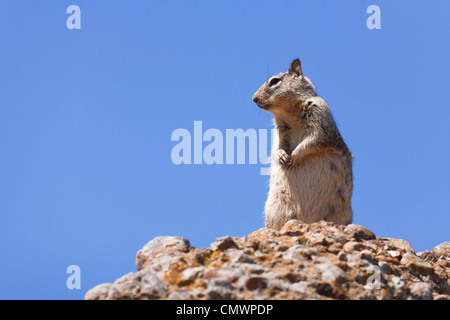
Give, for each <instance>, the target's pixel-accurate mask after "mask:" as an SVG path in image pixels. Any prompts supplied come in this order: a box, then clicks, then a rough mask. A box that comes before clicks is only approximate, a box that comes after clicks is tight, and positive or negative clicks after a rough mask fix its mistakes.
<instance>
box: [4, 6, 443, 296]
mask: <svg viewBox="0 0 450 320" xmlns="http://www.w3.org/2000/svg"><path fill="white" fill-rule="evenodd" d="M72 4H76V5H78V6H79V7H80V8H81V30H69V29H68V28H67V27H66V19H67V18H68V17H69V14H67V13H66V9H67V7H68V6H69V5H72ZM371 4H376V5H378V6H380V8H381V29H380V30H369V29H368V28H367V27H366V19H367V18H368V17H369V15H368V14H367V13H366V9H367V7H368V6H369V5H371ZM448 12H450V3H449V2H448V1H443V0H440V1H439V0H435V1H433V4H432V6H430V5H428V6H427V4H426V3H425V2H423V1H408V2H398V1H397V2H393V1H378V0H377V1H356V0H354V1H331V0H330V1H314V2H313V1H298V0H296V1H282V2H274V1H239V2H238V1H226V2H225V1H189V2H188V1H164V2H163V1H158V2H157V1H143V0H142V1H137V0H135V1H128V2H124V1H104V0H102V1H100V0H98V1H12V0H9V1H6V0H1V1H0V42H1V48H0V275H1V276H0V299H82V298H83V297H84V294H85V293H86V291H87V290H88V289H90V288H92V287H93V286H95V285H97V284H100V283H103V282H113V281H114V280H115V279H117V278H118V277H120V276H122V275H124V274H126V273H128V272H133V271H135V270H136V267H135V264H134V260H135V255H136V252H137V251H138V250H139V249H140V248H141V247H142V246H143V245H145V243H147V242H148V241H150V240H151V239H153V238H154V237H156V236H159V235H180V236H183V237H186V238H188V239H189V240H190V242H191V244H192V245H193V246H196V247H204V246H208V245H209V244H210V243H211V242H213V241H214V239H215V238H217V237H220V236H224V235H230V236H244V235H246V234H248V233H250V232H252V231H254V230H257V229H259V228H261V227H263V216H262V210H263V207H264V201H265V199H266V194H267V191H268V177H267V176H263V175H260V168H261V164H248V161H247V164H240V165H238V164H234V165H230V164H229V165H227V164H223V165H217V164H214V165H207V164H201V165H193V164H192V165H175V164H174V163H173V162H172V159H171V151H172V148H173V147H174V146H175V145H176V142H173V141H171V135H172V132H173V131H174V130H175V129H178V128H185V129H187V130H188V131H190V132H191V134H193V127H194V121H202V125H203V130H206V129H209V128H215V129H218V130H220V131H221V132H223V133H225V130H226V129H237V128H243V129H245V130H246V129H249V128H253V129H256V130H258V129H270V128H271V119H272V116H271V115H270V114H268V113H265V112H264V111H262V110H260V109H259V108H258V107H257V106H256V105H255V104H254V103H253V102H252V100H251V97H252V95H253V93H254V92H255V91H256V90H257V89H258V88H259V86H260V85H261V84H262V83H263V82H264V81H265V80H266V79H267V77H268V76H270V75H272V74H276V73H279V72H281V71H286V70H287V68H288V66H289V63H290V62H291V60H292V59H294V58H297V57H298V58H300V59H301V61H302V66H303V72H304V73H305V74H306V75H307V76H308V77H310V79H311V80H312V81H313V82H314V84H315V85H316V88H317V91H318V93H319V95H321V96H322V97H323V98H324V99H325V100H326V101H327V102H328V104H329V106H330V108H331V110H332V112H333V115H334V117H335V120H336V122H337V124H338V127H339V129H340V131H341V134H342V135H343V137H344V139H345V141H346V142H347V144H348V146H349V147H350V149H351V150H352V151H353V153H355V155H356V158H355V161H354V195H353V210H354V217H355V219H354V223H357V224H360V225H363V226H365V227H367V228H369V229H371V230H372V231H374V232H375V233H376V234H377V235H378V236H383V237H392V238H401V239H405V240H407V241H409V242H410V243H411V244H412V246H413V247H414V249H415V250H416V251H423V250H426V249H432V248H433V247H434V246H435V245H437V244H439V243H442V242H444V241H450V232H449V227H450V218H449V208H450V196H449V195H450V187H449V181H450V169H449V166H448V164H449V162H450V161H449V160H450V143H449V137H450V129H449V122H450V108H449V106H450V91H449V79H450V63H449V58H448V57H449V56H450V41H449V40H450V31H449V28H448V24H447V23H448V22H447V16H448V15H447V13H448ZM69 265H78V266H79V267H80V269H81V289H80V290H77V289H74V290H69V289H67V287H66V279H67V277H68V276H69V275H68V274H66V269H67V267H68V266H69Z"/></svg>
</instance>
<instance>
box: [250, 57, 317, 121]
mask: <svg viewBox="0 0 450 320" xmlns="http://www.w3.org/2000/svg"><path fill="white" fill-rule="evenodd" d="M316 95H317V94H316V89H315V87H314V85H313V84H312V82H311V80H309V79H308V78H307V77H305V76H304V75H303V72H302V67H301V64H300V60H299V59H295V60H294V61H292V62H291V65H290V66H289V70H288V71H287V72H284V73H283V72H282V73H279V74H277V75H275V76H273V77H271V78H269V79H268V80H267V81H266V82H265V83H264V84H263V85H262V86H261V87H260V88H259V89H258V91H256V93H255V94H254V95H253V101H254V102H255V103H256V104H257V105H258V106H259V107H260V108H261V109H263V110H266V111H268V112H270V113H272V114H274V115H275V116H276V115H277V114H283V113H286V112H289V111H294V110H295V109H296V108H297V107H296V106H297V105H298V104H299V103H302V102H303V101H305V100H307V99H309V98H311V97H315V96H316Z"/></svg>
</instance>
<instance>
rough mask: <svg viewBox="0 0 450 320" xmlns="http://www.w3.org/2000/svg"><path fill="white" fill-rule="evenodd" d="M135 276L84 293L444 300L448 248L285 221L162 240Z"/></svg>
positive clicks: (448, 284)
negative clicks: (202, 242) (239, 233)
mask: <svg viewBox="0 0 450 320" xmlns="http://www.w3.org/2000/svg"><path fill="white" fill-rule="evenodd" d="M136 265H137V267H138V270H139V271H138V272H136V273H129V274H127V275H125V276H123V277H121V278H120V279H117V280H116V281H115V282H114V283H112V284H111V283H105V284H100V285H98V286H96V287H94V288H93V289H91V290H89V291H88V292H87V293H86V297H85V298H86V299H87V300H95V299H436V300H446V299H450V242H445V243H442V244H440V245H438V246H436V247H435V248H434V249H433V250H432V251H428V250H427V251H425V252H421V253H415V252H414V249H413V248H412V247H411V245H410V244H409V243H408V242H407V241H405V240H399V239H391V238H380V237H377V236H375V234H374V233H373V232H371V231H370V230H368V229H366V228H364V227H362V226H358V225H354V224H351V225H348V226H340V225H335V224H333V223H330V222H323V221H322V222H318V223H313V224H304V223H302V222H300V221H297V220H291V221H289V222H288V223H286V225H285V226H284V227H283V228H282V229H281V230H280V231H276V230H273V229H267V228H263V229H260V230H257V231H255V232H253V233H251V234H249V235H248V236H245V237H242V238H231V237H229V236H226V237H222V238H218V239H217V240H216V241H215V242H214V243H212V244H211V246H210V247H209V248H203V249H196V248H193V247H191V246H190V244H189V241H188V240H186V239H184V238H182V237H170V236H162V237H157V238H155V239H153V240H152V241H150V242H149V243H147V244H146V245H145V246H144V247H143V248H142V249H141V250H139V252H138V253H137V257H136Z"/></svg>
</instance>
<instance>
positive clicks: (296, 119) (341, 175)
mask: <svg viewBox="0 0 450 320" xmlns="http://www.w3.org/2000/svg"><path fill="white" fill-rule="evenodd" d="M253 101H254V102H256V104H257V105H258V106H259V107H260V108H261V109H263V110H265V111H268V112H270V113H272V114H273V115H274V116H275V119H274V125H275V129H276V130H274V131H275V133H274V139H273V144H272V163H271V174H270V190H269V194H268V198H267V201H266V205H265V226H266V227H269V228H274V229H280V228H281V227H282V226H283V225H284V224H285V223H286V222H287V221H288V220H290V219H298V220H301V221H303V222H305V223H312V222H317V221H320V220H326V221H331V222H334V223H337V224H349V223H351V222H352V219H353V212H352V207H351V197H352V191H353V173H352V158H353V154H352V153H351V152H350V150H349V148H348V147H347V145H346V144H345V142H344V140H343V139H342V137H341V135H340V133H339V131H338V129H337V127H336V123H335V122H334V119H333V116H332V114H331V111H330V109H329V107H328V105H327V104H326V102H325V101H324V100H323V99H322V98H320V97H319V96H317V94H316V90H315V87H314V85H313V84H312V82H311V81H310V80H309V79H308V78H307V77H305V76H304V75H303V72H302V68H301V64H300V60H298V59H295V60H294V61H292V62H291V65H290V67H289V70H288V71H287V72H285V73H280V74H278V75H276V76H273V77H271V78H270V79H269V80H267V81H266V82H265V83H264V84H263V85H262V86H261V88H259V89H258V91H257V92H256V93H255V94H254V96H253Z"/></svg>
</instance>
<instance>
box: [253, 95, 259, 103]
mask: <svg viewBox="0 0 450 320" xmlns="http://www.w3.org/2000/svg"><path fill="white" fill-rule="evenodd" d="M258 101H259V98H258V97H257V96H256V95H255V96H253V102H255V103H258Z"/></svg>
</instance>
